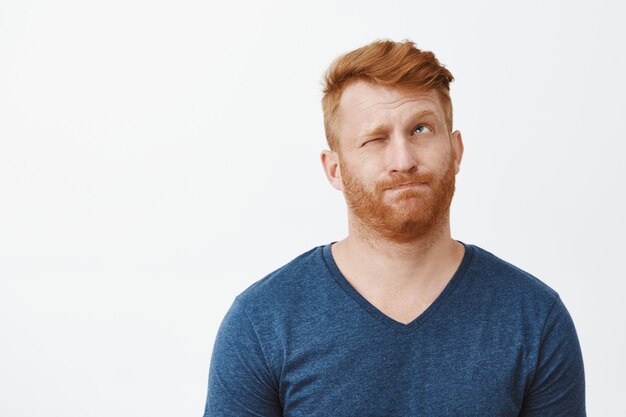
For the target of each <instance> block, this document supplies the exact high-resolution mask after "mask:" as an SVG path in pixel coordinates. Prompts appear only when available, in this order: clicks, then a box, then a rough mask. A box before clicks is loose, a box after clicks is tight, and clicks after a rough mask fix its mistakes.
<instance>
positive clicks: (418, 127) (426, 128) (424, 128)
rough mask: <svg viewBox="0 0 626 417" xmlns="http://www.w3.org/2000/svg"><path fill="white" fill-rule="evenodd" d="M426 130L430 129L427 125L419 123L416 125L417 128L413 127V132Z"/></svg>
mask: <svg viewBox="0 0 626 417" xmlns="http://www.w3.org/2000/svg"><path fill="white" fill-rule="evenodd" d="M426 130H428V131H430V129H429V128H428V127H426V126H425V125H417V126H415V129H413V132H417V133H424V132H425V131H426Z"/></svg>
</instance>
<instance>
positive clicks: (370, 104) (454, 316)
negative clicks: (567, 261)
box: [205, 41, 586, 417]
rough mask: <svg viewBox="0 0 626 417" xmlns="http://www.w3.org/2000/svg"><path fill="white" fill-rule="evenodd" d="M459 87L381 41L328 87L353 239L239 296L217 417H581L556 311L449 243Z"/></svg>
mask: <svg viewBox="0 0 626 417" xmlns="http://www.w3.org/2000/svg"><path fill="white" fill-rule="evenodd" d="M452 80H453V77H452V74H451V73H450V72H449V71H448V70H447V69H446V68H445V67H443V66H442V65H441V64H440V63H439V62H438V61H437V59H436V58H435V56H434V55H433V54H432V53H431V52H427V51H421V50H419V49H417V48H416V47H415V45H414V44H413V43H412V42H410V41H406V42H391V41H377V42H374V43H372V44H369V45H366V46H364V47H362V48H359V49H357V50H355V51H352V52H350V53H348V54H345V55H343V56H341V57H339V58H338V59H337V60H336V61H335V62H334V63H333V64H332V65H331V67H330V69H329V70H328V72H327V74H326V77H325V89H324V97H323V100H322V106H323V110H324V123H325V130H326V137H327V140H328V144H329V147H330V150H325V151H323V152H322V154H321V160H322V165H323V168H324V172H325V174H326V176H327V177H328V180H329V181H330V183H331V184H332V186H333V187H335V188H336V189H338V190H341V191H342V192H343V194H344V197H345V200H346V203H347V206H348V222H349V234H348V237H346V238H345V239H343V240H341V241H338V242H332V243H328V244H326V245H323V246H318V247H316V248H313V249H311V250H309V251H308V252H306V253H303V254H301V255H300V256H298V257H296V258H295V259H293V260H292V261H291V262H289V263H288V264H286V265H284V266H283V267H281V268H280V269H278V270H276V271H274V272H272V273H270V274H269V275H267V276H266V277H264V278H263V279H261V280H259V281H257V282H255V283H254V284H252V285H251V286H250V287H248V288H247V289H246V290H245V291H243V292H242V293H241V294H239V295H238V296H237V297H236V298H235V301H234V302H233V304H232V306H231V308H230V309H229V311H228V312H227V314H226V316H225V317H224V319H223V321H222V324H221V325H220V328H219V330H218V333H217V337H216V340H215V344H214V348H213V355H212V358H211V365H210V371H209V390H208V398H207V403H206V410H205V416H206V417H209V416H210V417H221V416H265V417H272V416H289V417H296V416H297V417H304V416H307V417H311V416H333V417H336V416H358V417H364V416H381V417H382V416H389V417H406V416H438V417H440V416H480V417H485V416H497V417H508V416H526V417H528V416H546V417H548V416H549V417H555V416H567V417H574V416H585V415H586V412H585V383H584V370H583V361H582V355H581V350H580V346H579V342H578V337H577V334H576V330H575V327H574V324H573V322H572V319H571V317H570V315H569V313H568V311H567V309H566V308H565V306H564V305H563V303H562V301H561V300H560V298H559V295H558V294H557V293H556V292H555V291H554V290H553V289H551V288H550V287H548V286H547V285H546V284H544V283H543V282H542V281H540V280H539V279H538V278H536V277H534V276H532V275H530V274H529V273H527V272H524V271H522V270H521V269H519V268H517V267H515V266H513V265H511V264H509V263H507V262H505V261H504V260H502V259H500V258H498V257H496V256H495V255H493V254H492V253H490V252H488V251H486V250H485V249H482V248H480V247H478V246H475V245H471V244H467V243H463V242H460V241H458V240H454V239H452V238H451V235H450V221H449V209H450V204H451V201H452V196H453V194H454V188H455V175H456V174H457V173H458V172H459V167H460V163H461V158H462V156H463V142H462V139H461V133H460V132H459V131H458V130H456V131H452V105H451V102H450V96H449V84H450V82H451V81H452Z"/></svg>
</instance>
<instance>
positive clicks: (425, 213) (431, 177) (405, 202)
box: [339, 154, 456, 243]
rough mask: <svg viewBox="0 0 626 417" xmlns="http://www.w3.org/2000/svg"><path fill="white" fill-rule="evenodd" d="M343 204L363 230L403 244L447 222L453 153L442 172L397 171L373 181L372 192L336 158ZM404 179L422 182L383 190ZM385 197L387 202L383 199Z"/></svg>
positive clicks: (452, 180) (341, 160)
mask: <svg viewBox="0 0 626 417" xmlns="http://www.w3.org/2000/svg"><path fill="white" fill-rule="evenodd" d="M339 165H340V170H341V175H342V179H343V191H344V197H345V199H346V203H347V204H348V206H349V207H350V208H351V209H352V212H353V213H354V215H355V216H356V218H357V219H358V220H359V222H360V223H361V224H362V226H364V229H365V230H363V232H365V233H368V234H370V233H371V232H374V233H373V236H374V237H382V238H384V239H387V240H390V241H394V242H397V243H407V242H411V241H414V240H416V239H418V238H420V237H424V236H427V235H428V233H429V232H431V231H433V230H435V229H436V228H437V227H438V226H441V225H442V224H443V223H444V222H446V221H448V219H449V213H450V204H451V203H452V196H453V195H454V190H455V178H456V173H455V167H454V156H453V154H451V156H450V160H449V162H448V166H447V167H446V169H445V172H443V174H439V176H436V175H435V174H433V173H429V174H421V173H420V174H413V175H408V174H398V175H397V176H394V178H393V179H391V180H387V181H384V182H381V183H378V184H376V187H375V190H374V192H370V191H368V190H366V189H365V187H364V186H363V184H362V183H360V182H359V181H358V180H357V179H356V178H355V177H354V176H353V175H352V174H351V173H350V170H348V169H347V167H346V164H345V161H343V159H342V158H341V156H340V157H339ZM408 182H425V183H426V185H423V186H419V187H411V188H406V189H402V190H394V191H388V190H387V191H385V190H386V189H388V188H391V187H394V186H396V185H400V184H405V183H408ZM385 200H387V201H385Z"/></svg>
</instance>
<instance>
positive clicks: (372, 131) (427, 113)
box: [359, 110, 439, 138]
mask: <svg viewBox="0 0 626 417" xmlns="http://www.w3.org/2000/svg"><path fill="white" fill-rule="evenodd" d="M426 117H432V118H434V119H435V120H437V121H439V117H437V114H436V113H435V112H434V111H432V110H420V111H418V112H416V113H414V114H413V115H412V116H411V118H410V120H412V121H415V120H416V119H424V118H426ZM386 131H387V127H386V126H385V125H379V126H374V127H371V128H367V129H366V130H364V131H363V132H361V133H360V134H359V137H361V138H363V137H369V136H376V135H380V134H382V133H385V132H386Z"/></svg>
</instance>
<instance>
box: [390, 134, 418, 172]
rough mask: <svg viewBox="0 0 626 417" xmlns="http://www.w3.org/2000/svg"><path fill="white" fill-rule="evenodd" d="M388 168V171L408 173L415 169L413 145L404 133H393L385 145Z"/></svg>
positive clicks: (415, 161) (415, 156) (415, 160)
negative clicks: (386, 145)
mask: <svg viewBox="0 0 626 417" xmlns="http://www.w3.org/2000/svg"><path fill="white" fill-rule="evenodd" d="M387 153H388V154H387V159H388V168H389V171H390V172H406V173H410V172H413V171H415V170H417V155H416V149H415V145H411V141H410V139H409V138H407V137H405V136H404V135H394V136H392V137H391V138H390V141H389V146H388V147H387Z"/></svg>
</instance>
